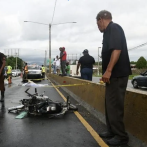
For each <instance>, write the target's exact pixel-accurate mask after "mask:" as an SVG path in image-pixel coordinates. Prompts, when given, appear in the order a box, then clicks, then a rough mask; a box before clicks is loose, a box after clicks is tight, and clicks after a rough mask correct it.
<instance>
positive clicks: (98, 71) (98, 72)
mask: <svg viewBox="0 0 147 147" xmlns="http://www.w3.org/2000/svg"><path fill="white" fill-rule="evenodd" d="M100 48H101V47H98V67H97V74H98V75H100V70H99V67H100V66H99V49H100Z"/></svg>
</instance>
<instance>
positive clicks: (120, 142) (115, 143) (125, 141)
mask: <svg viewBox="0 0 147 147" xmlns="http://www.w3.org/2000/svg"><path fill="white" fill-rule="evenodd" d="M128 142H129V139H128V138H122V139H121V138H118V137H117V136H115V137H113V138H111V139H109V140H107V144H108V145H112V146H119V145H127V144H128Z"/></svg>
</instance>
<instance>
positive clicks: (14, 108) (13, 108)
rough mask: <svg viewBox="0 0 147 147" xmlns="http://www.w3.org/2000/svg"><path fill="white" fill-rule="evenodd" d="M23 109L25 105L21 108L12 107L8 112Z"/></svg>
mask: <svg viewBox="0 0 147 147" xmlns="http://www.w3.org/2000/svg"><path fill="white" fill-rule="evenodd" d="M23 107H24V105H20V106H16V107H11V108H8V112H10V111H13V110H18V109H22V108H23Z"/></svg>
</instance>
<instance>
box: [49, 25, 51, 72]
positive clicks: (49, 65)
mask: <svg viewBox="0 0 147 147" xmlns="http://www.w3.org/2000/svg"><path fill="white" fill-rule="evenodd" d="M49 73H51V24H49Z"/></svg>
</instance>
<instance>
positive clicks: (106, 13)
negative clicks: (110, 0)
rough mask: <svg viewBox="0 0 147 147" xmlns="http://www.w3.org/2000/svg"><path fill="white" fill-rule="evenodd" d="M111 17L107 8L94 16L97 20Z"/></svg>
mask: <svg viewBox="0 0 147 147" xmlns="http://www.w3.org/2000/svg"><path fill="white" fill-rule="evenodd" d="M101 18H102V19H111V20H112V15H111V13H110V12H109V11H107V10H102V11H100V12H99V13H98V14H97V16H96V19H97V20H99V19H101Z"/></svg>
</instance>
